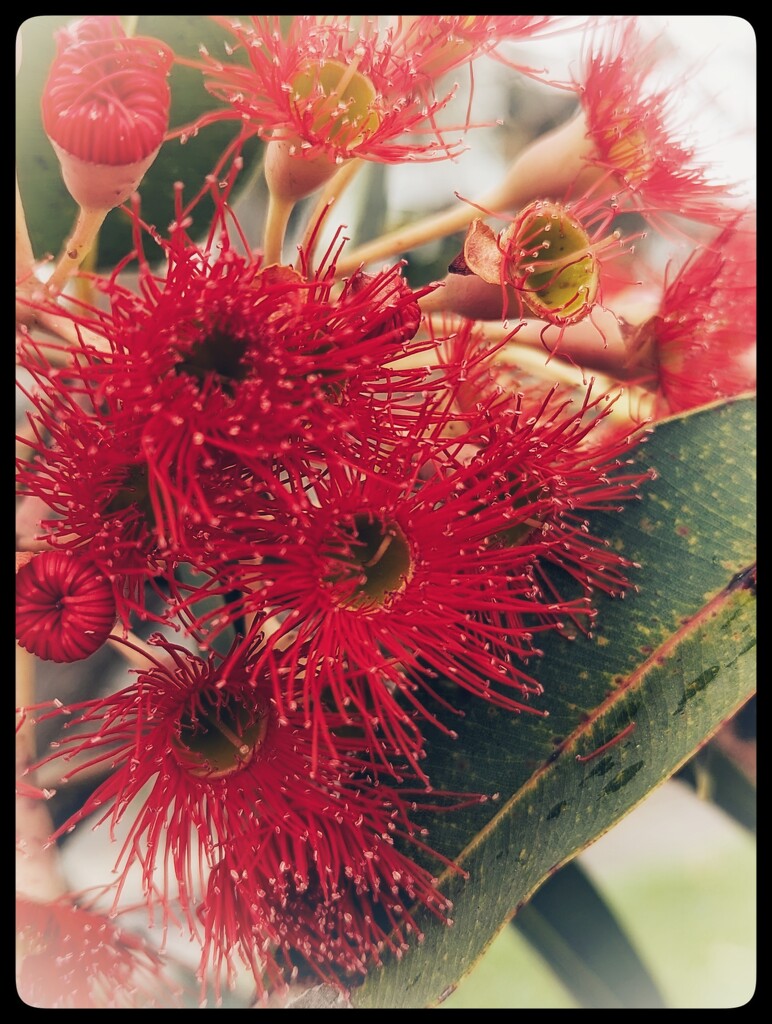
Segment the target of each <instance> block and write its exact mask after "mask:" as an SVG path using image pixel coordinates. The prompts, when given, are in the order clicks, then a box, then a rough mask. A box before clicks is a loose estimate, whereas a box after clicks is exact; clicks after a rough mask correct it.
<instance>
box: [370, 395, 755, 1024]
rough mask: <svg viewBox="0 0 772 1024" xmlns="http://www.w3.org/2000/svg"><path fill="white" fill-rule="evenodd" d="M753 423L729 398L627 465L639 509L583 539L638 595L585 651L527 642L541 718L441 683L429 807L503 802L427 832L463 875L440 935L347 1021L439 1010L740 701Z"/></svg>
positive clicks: (447, 884)
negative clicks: (606, 551)
mask: <svg viewBox="0 0 772 1024" xmlns="http://www.w3.org/2000/svg"><path fill="white" fill-rule="evenodd" d="M755 422H756V421H755V400H753V399H742V400H738V401H736V402H732V403H728V404H726V405H720V406H716V407H714V408H710V409H706V410H701V411H698V412H695V413H692V414H690V415H686V416H684V417H683V418H680V419H675V420H672V421H670V422H667V423H663V424H661V425H660V426H659V427H658V428H657V429H656V430H655V431H654V433H653V434H652V436H651V438H650V439H649V441H648V442H647V443H646V444H644V445H642V446H640V448H639V450H638V451H637V453H636V456H635V459H636V462H637V463H638V464H639V465H640V466H641V467H642V468H643V467H649V466H653V467H655V468H656V471H657V474H658V477H657V479H656V480H654V481H652V482H651V483H649V484H647V485H646V486H645V487H644V488H642V494H641V501H640V503H635V504H632V505H628V506H627V507H626V508H625V509H624V511H623V512H622V513H621V514H597V515H595V516H594V517H593V518H592V521H591V523H590V528H591V530H592V532H593V533H594V534H596V535H598V536H601V537H606V538H608V539H609V541H610V543H611V544H612V545H613V547H614V548H615V549H617V550H619V551H622V552H624V554H625V555H627V556H628V557H629V558H631V559H632V560H633V561H635V562H636V563H639V564H640V566H641V568H640V569H639V570H636V571H635V572H634V581H635V584H636V586H637V588H638V591H637V592H636V593H632V594H629V595H628V596H627V597H626V598H625V599H624V600H619V599H616V600H614V599H610V598H606V597H605V596H599V597H598V598H597V601H596V604H597V607H598V620H597V628H596V631H595V635H594V636H593V637H591V638H590V637H579V638H577V639H575V640H573V641H569V640H567V639H566V638H564V637H561V636H560V635H558V634H555V635H553V636H551V637H548V638H546V639H544V640H543V642H541V646H542V648H543V649H544V652H545V654H544V658H543V659H542V660H541V661H540V662H539V664H538V665H536V666H531V669H532V671H533V672H534V674H536V675H537V676H538V678H539V679H540V681H541V682H542V683H543V685H544V690H545V692H544V694H543V697H542V698H540V701H539V705H540V707H542V708H546V709H548V710H549V714H550V717H549V718H546V719H544V718H537V717H536V716H531V715H527V714H526V715H521V716H516V715H511V714H507V713H506V712H503V711H500V710H498V709H496V708H494V707H490V706H488V705H483V704H482V703H481V702H480V701H479V700H477V701H476V700H475V699H474V698H473V697H471V696H469V697H466V696H465V695H463V694H461V693H460V692H458V691H453V690H452V689H451V684H449V683H448V684H447V686H446V688H445V689H444V690H443V695H444V696H446V697H447V696H450V698H451V699H453V700H454V701H455V704H456V705H457V706H459V707H461V708H463V710H464V711H465V717H464V718H463V719H462V720H460V721H459V722H458V723H456V722H454V723H453V724H454V726H455V728H456V731H457V732H458V734H459V735H458V739H457V740H456V741H455V742H454V741H452V740H450V739H448V738H446V737H444V736H443V735H442V734H435V735H431V736H430V738H429V743H428V746H429V753H428V757H427V760H426V762H425V767H426V770H427V772H428V774H429V775H430V777H431V779H432V782H433V784H434V786H435V788H436V789H437V790H443V789H444V790H451V791H466V792H470V791H471V792H482V793H488V794H491V793H494V792H498V793H500V799H499V800H498V802H496V803H487V804H482V805H478V806H476V807H473V808H471V809H469V810H465V811H463V812H453V813H448V814H441V815H434V816H432V817H431V818H428V817H427V819H425V821H424V823H425V824H426V825H427V827H429V828H430V831H431V834H430V836H429V842H430V843H431V845H433V846H434V848H435V849H437V850H439V851H441V852H442V853H444V854H446V855H449V856H452V857H455V858H457V861H458V864H459V865H460V866H461V867H462V868H463V869H464V871H465V872H468V878H464V877H462V876H460V875H459V874H457V873H454V872H452V871H451V870H446V871H445V872H444V873H443V874H442V876H441V886H442V888H443V891H445V892H447V893H448V895H449V896H450V897H451V899H452V900H453V902H454V909H453V918H454V925H453V927H447V926H445V925H443V924H442V923H440V922H438V921H437V920H436V919H434V918H430V916H429V915H421V914H419V917H418V920H419V921H420V923H421V926H422V928H423V929H424V931H425V939H424V941H423V942H422V943H421V944H414V946H413V948H411V949H410V951H409V952H408V953H406V955H405V956H404V957H402V958H401V959H395V958H392V959H389V960H388V961H387V962H386V964H385V965H384V968H383V969H382V970H378V971H372V972H371V973H370V974H369V975H368V976H367V977H366V978H365V980H364V982H363V984H362V985H361V987H360V988H358V989H356V990H355V991H354V993H353V994H352V1002H353V1004H354V1006H356V1007H367V1008H377V1007H388V1008H390V1009H398V1008H401V1007H418V1008H421V1007H429V1006H433V1005H437V1004H438V1003H439V1002H441V1000H442V999H443V998H444V997H445V996H446V995H447V994H448V992H450V991H452V989H453V987H454V986H455V985H456V984H457V983H458V981H459V980H460V978H461V977H462V976H463V975H464V974H465V973H466V972H467V971H469V970H470V969H471V967H472V966H473V965H474V963H475V962H476V960H477V959H478V958H479V957H480V956H481V955H482V953H484V952H485V950H486V948H487V947H488V945H489V944H490V942H491V941H492V939H493V937H494V936H495V935H496V934H497V933H498V932H499V931H500V929H501V928H502V927H503V926H504V925H505V923H506V922H507V921H508V920H509V919H510V918H511V917H512V916H513V915H514V914H515V913H516V912H517V911H518V909H519V908H520V907H522V906H524V905H525V904H527V903H528V901H529V900H530V899H531V897H532V896H533V895H534V893H535V892H536V891H537V890H538V888H539V886H540V885H541V884H542V883H543V882H544V881H545V879H546V878H548V877H549V876H550V874H552V873H553V872H554V871H555V870H556V869H557V868H559V867H560V866H561V865H563V864H565V863H567V862H568V861H569V860H571V858H572V857H574V856H575V855H576V854H577V853H578V852H579V851H580V850H582V849H583V848H585V847H586V846H587V845H588V844H590V843H591V842H592V841H593V840H594V839H596V838H598V837H599V836H601V835H603V834H604V833H605V832H607V831H608V830H609V829H610V828H612V826H613V825H614V824H615V823H616V822H617V821H619V820H620V818H621V817H623V816H624V815H625V814H627V813H628V812H629V811H630V810H631V809H632V808H634V807H635V806H636V805H637V804H638V803H640V802H641V801H642V800H644V799H645V798H646V796H647V795H648V793H650V792H651V791H652V789H654V788H655V787H657V786H658V785H660V784H661V783H662V782H663V781H664V780H665V779H667V778H668V777H670V776H671V775H672V774H673V773H674V772H675V771H677V770H678V769H679V768H680V767H681V766H682V765H683V764H684V763H685V762H686V761H687V760H688V759H689V758H690V757H691V756H692V755H693V754H694V752H695V751H696V750H697V749H698V748H699V747H701V746H702V745H703V744H704V743H705V742H706V741H707V740H709V739H710V737H711V736H712V735H713V734H714V733H715V732H716V731H717V730H718V729H719V728H720V726H721V724H722V723H723V722H724V721H726V720H727V719H728V718H729V717H731V716H732V715H734V714H735V713H736V712H737V711H738V709H739V708H741V707H742V706H743V705H744V704H745V702H746V701H747V700H748V699H749V698H750V697H751V695H752V694H753V692H754V689H755V650H754V648H755V644H756V616H755V590H754V587H753V586H752V582H753V578H754V577H753V575H752V574H751V572H750V571H749V570H750V567H751V566H752V565H753V564H754V561H755V531H754V524H755V479H754V441H755ZM633 723H635V725H634V726H633ZM615 739H618V742H614V743H613V745H611V746H609V747H607V748H605V749H603V750H601V749H600V748H602V747H605V745H606V744H609V743H611V742H612V741H614V740H615ZM593 754H595V756H593ZM577 757H580V758H583V760H577Z"/></svg>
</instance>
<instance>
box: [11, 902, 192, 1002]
mask: <svg viewBox="0 0 772 1024" xmlns="http://www.w3.org/2000/svg"><path fill="white" fill-rule="evenodd" d="M16 933H17V937H18V949H19V961H18V965H17V973H16V979H17V991H18V993H19V995H20V996H21V998H22V999H23V1000H24V1002H25V1003H27V1005H28V1006H33V1007H37V1008H40V1009H48V1010H53V1009H79V1010H87V1009H115V1010H120V1009H149V1008H151V1007H159V1008H160V1007H173V1006H174V1005H176V1002H177V998H178V996H179V991H178V990H177V989H176V987H175V984H174V982H173V981H172V979H171V978H169V977H166V976H165V975H164V974H163V965H162V963H161V960H160V959H159V957H158V955H157V954H156V953H155V952H154V951H153V950H152V949H151V948H150V947H149V946H147V945H146V944H145V943H144V942H143V941H142V939H140V938H139V936H136V935H132V934H131V933H130V932H127V931H124V929H122V928H119V927H117V926H116V924H115V922H114V921H111V920H108V918H107V917H105V916H103V915H102V914H97V913H94V912H92V911H90V910H86V909H85V908H81V907H76V906H74V905H73V904H72V903H70V902H68V901H66V900H61V901H56V902H53V903H38V902H37V901H35V900H29V899H25V898H23V897H20V896H17V897H16Z"/></svg>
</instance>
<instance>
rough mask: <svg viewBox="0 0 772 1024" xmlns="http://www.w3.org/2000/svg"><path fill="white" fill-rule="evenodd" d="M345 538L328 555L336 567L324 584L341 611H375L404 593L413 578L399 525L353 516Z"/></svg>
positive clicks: (404, 540)
mask: <svg viewBox="0 0 772 1024" xmlns="http://www.w3.org/2000/svg"><path fill="white" fill-rule="evenodd" d="M345 534H346V535H345V538H344V539H341V540H338V541H337V543H336V544H335V545H330V547H329V549H328V551H327V556H328V559H329V560H330V561H332V562H334V563H335V565H334V567H333V568H332V570H331V571H330V572H329V575H328V576H327V577H326V581H327V583H328V584H332V585H333V587H334V588H335V593H336V597H337V599H338V601H339V602H340V604H341V605H342V606H343V607H345V608H349V609H356V610H358V611H362V610H365V611H377V610H378V609H380V608H382V607H384V605H386V604H387V603H388V602H389V601H390V600H391V599H393V598H394V597H395V596H396V595H397V594H399V593H401V591H402V590H404V588H405V586H406V585H407V583H408V581H409V580H410V578H411V576H412V574H413V560H412V557H411V552H410V543H409V541H408V539H407V537H406V536H405V534H404V532H403V530H402V528H401V527H400V526H399V524H398V523H395V522H383V521H381V520H379V519H376V518H372V517H371V516H369V515H366V514H361V515H357V516H355V517H354V519H353V521H352V524H351V527H350V528H349V529H348V530H346V531H345Z"/></svg>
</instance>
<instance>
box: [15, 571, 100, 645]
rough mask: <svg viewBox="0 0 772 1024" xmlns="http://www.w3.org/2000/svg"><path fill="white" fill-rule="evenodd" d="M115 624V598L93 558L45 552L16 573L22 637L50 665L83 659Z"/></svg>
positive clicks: (18, 629) (18, 630) (18, 634)
mask: <svg viewBox="0 0 772 1024" xmlns="http://www.w3.org/2000/svg"><path fill="white" fill-rule="evenodd" d="M114 623H115V596H114V594H113V587H112V584H111V583H110V581H109V580H108V579H107V577H106V576H105V575H104V574H103V573H101V572H100V571H99V569H98V568H97V566H96V565H95V564H94V563H93V562H91V561H90V560H87V559H83V558H79V557H77V556H72V555H68V554H65V553H64V552H62V551H44V552H42V553H41V554H39V555H36V556H35V557H34V558H32V559H31V560H30V561H29V562H27V564H26V565H23V566H22V567H21V568H20V569H19V570H18V572H17V574H16V639H17V640H18V641H19V643H20V644H21V646H22V647H24V648H25V650H27V651H29V652H30V653H31V654H36V655H37V656H38V657H39V658H43V659H44V660H45V661H58V662H69V661H80V660H81V659H83V658H87V657H88V656H89V655H90V654H93V653H94V652H95V651H97V650H99V648H100V647H101V646H102V644H103V643H104V642H105V640H106V639H107V638H108V636H109V635H110V632H111V631H112V628H113V625H114Z"/></svg>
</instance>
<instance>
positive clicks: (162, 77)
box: [41, 15, 174, 209]
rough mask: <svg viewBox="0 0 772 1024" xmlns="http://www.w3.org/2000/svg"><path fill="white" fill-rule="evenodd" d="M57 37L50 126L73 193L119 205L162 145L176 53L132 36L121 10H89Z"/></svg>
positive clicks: (85, 201)
mask: <svg viewBox="0 0 772 1024" xmlns="http://www.w3.org/2000/svg"><path fill="white" fill-rule="evenodd" d="M57 43H58V52H57V55H56V57H55V59H54V62H53V64H52V66H51V70H50V72H49V75H48V79H47V81H46V85H45V89H44V92H43V98H42V103H41V108H42V115H43V127H44V128H45V131H46V134H47V135H48V138H49V139H50V141H51V144H52V145H53V147H54V150H55V151H56V154H57V156H58V157H59V161H60V163H61V165H62V174H63V176H64V181H65V184H66V185H67V188H68V189H69V191H70V194H71V195H72V196H73V198H74V199H75V200H76V201H77V202H78V203H79V204H80V205H81V206H83V207H86V208H87V209H112V208H113V207H114V206H118V205H119V204H120V203H122V202H124V200H125V199H126V198H128V196H129V195H131V193H132V192H133V191H134V190H135V189H136V187H137V186H138V184H139V182H140V181H141V180H142V177H143V175H144V174H145V172H146V171H147V169H148V167H149V166H150V165H151V163H152V162H153V160H154V159H155V157H156V155H157V153H158V150H159V149H160V148H161V143H162V142H163V139H164V135H165V133H166V130H167V128H168V125H169V104H170V99H171V96H170V91H169V85H168V83H167V76H168V74H169V69H170V67H171V64H172V61H173V59H174V54H173V53H172V51H171V50H170V49H169V48H168V47H167V46H166V45H165V44H164V43H162V42H161V41H160V40H157V39H151V38H147V37H142V36H137V37H135V38H130V37H128V36H127V35H126V34H125V32H124V31H123V28H122V27H121V23H120V21H119V19H118V18H117V17H116V16H114V15H111V16H107V15H94V16H89V17H86V18H82V19H81V20H80V21H77V22H75V24H74V25H72V26H70V27H69V28H66V29H62V30H61V31H60V32H59V33H58V37H57Z"/></svg>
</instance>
